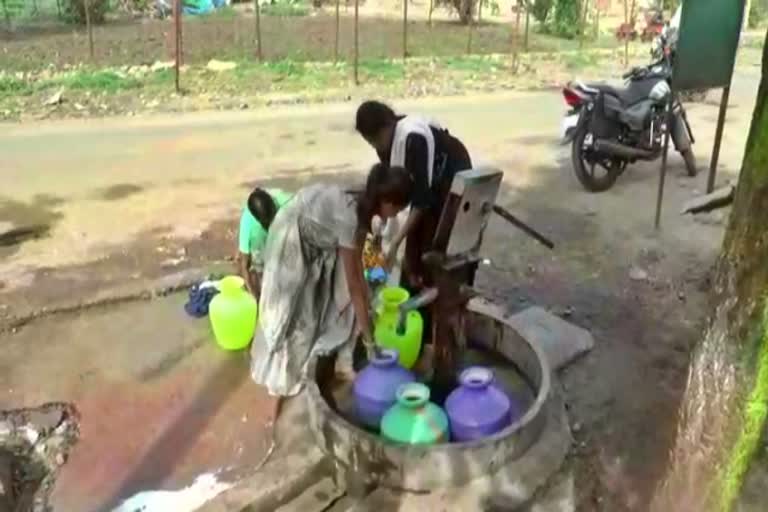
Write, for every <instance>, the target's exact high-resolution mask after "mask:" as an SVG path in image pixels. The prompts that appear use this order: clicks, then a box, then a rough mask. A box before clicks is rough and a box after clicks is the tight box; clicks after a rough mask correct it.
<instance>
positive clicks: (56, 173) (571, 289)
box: [0, 72, 757, 512]
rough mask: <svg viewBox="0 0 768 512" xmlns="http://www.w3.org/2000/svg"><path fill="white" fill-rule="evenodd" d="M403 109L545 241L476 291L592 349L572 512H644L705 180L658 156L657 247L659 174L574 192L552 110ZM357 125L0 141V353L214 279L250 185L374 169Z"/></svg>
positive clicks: (579, 403)
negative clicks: (688, 203) (462, 145)
mask: <svg viewBox="0 0 768 512" xmlns="http://www.w3.org/2000/svg"><path fill="white" fill-rule="evenodd" d="M756 80H757V78H756V74H755V73H753V72H750V73H746V74H742V75H740V76H739V77H738V80H737V83H735V85H734V91H735V92H734V93H733V97H734V98H735V99H734V106H733V108H732V109H730V110H729V124H728V127H727V129H726V139H725V142H724V146H723V155H722V157H721V164H722V165H721V169H720V181H721V182H723V181H725V180H728V179H734V177H735V175H736V173H737V171H738V168H739V166H740V161H741V153H742V150H743V144H744V140H745V136H746V127H747V126H748V124H749V120H750V116H751V108H752V102H753V98H754V91H755V90H756V85H757V81H756ZM398 107H400V108H402V109H403V110H405V111H413V110H418V111H422V112H427V113H429V114H430V115H434V116H435V117H437V118H438V119H440V120H441V122H444V123H445V124H446V125H448V126H449V127H450V128H451V131H452V132H456V133H457V134H458V135H460V136H461V137H462V138H463V139H464V140H465V141H466V142H467V144H468V146H469V147H470V149H471V151H472V153H473V155H476V156H475V159H476V161H477V162H478V163H482V162H488V163H492V164H494V165H496V166H498V167H500V168H501V169H503V170H504V171H505V182H504V187H503V191H502V194H501V197H500V199H499V202H500V204H502V205H504V206H506V207H508V208H509V209H510V210H512V211H513V212H516V213H518V214H520V215H521V216H522V217H524V218H525V219H527V220H528V221H529V222H530V223H532V224H533V225H534V226H536V227H537V228H538V229H540V230H542V231H543V232H544V233H546V234H547V235H548V236H549V237H550V238H551V239H553V240H554V241H555V243H556V248H555V250H554V251H548V250H546V249H545V248H543V247H541V246H538V245H536V243H535V242H532V241H529V240H528V239H526V238H525V237H524V236H523V235H521V234H520V233H518V232H516V231H514V230H512V228H510V227H509V226H507V225H505V224H503V222H502V221H500V220H498V219H496V220H494V221H493V222H492V223H491V226H490V228H489V233H488V235H487V236H486V242H485V248H484V252H485V253H486V255H487V257H488V259H489V264H487V265H485V266H484V267H483V268H482V270H481V272H480V275H479V283H478V284H479V287H480V288H481V289H482V290H483V291H484V293H486V294H487V295H489V296H491V297H493V298H494V299H496V300H499V301H503V302H504V303H505V304H507V305H508V306H509V307H510V309H513V310H517V309H520V308H522V307H525V306H527V305H531V304H538V305H543V306H545V307H547V308H549V309H550V310H551V311H553V312H555V313H557V314H559V315H561V316H563V317H564V318H566V319H567V320H569V321H571V322H574V323H576V324H578V325H580V326H582V327H585V328H587V329H589V330H591V331H592V333H593V334H594V336H595V339H596V347H595V349H594V351H593V352H591V353H590V354H588V355H587V356H585V357H584V358H583V359H581V360H579V361H578V362H577V363H576V364H574V365H573V366H572V367H571V368H569V369H568V370H567V371H566V372H565V373H564V375H563V376H562V380H563V384H564V386H565V389H566V395H567V402H568V407H569V413H570V416H571V420H572V428H573V432H574V435H575V438H576V441H577V443H576V446H575V447H574V451H573V455H572V457H571V458H570V460H569V464H572V465H573V467H574V468H575V470H576V471H575V474H576V475H577V491H578V496H579V502H580V510H583V511H585V512H593V511H606V512H608V511H610V512H615V511H625V510H626V511H644V510H645V506H646V503H647V500H648V498H649V496H650V494H651V493H652V491H653V486H654V483H655V482H656V479H657V478H658V476H659V474H660V469H661V468H662V467H663V465H664V463H665V461H666V456H667V452H668V448H669V445H670V442H671V440H672V436H673V433H674V424H675V420H676V418H675V411H676V408H677V405H678V403H679V401H680V397H681V393H682V390H683V387H684V384H685V378H686V366H687V363H688V357H689V351H690V348H691V346H692V344H693V343H695V341H696V340H697V336H698V335H699V332H700V329H701V326H702V324H703V322H704V320H705V317H706V314H707V291H708V288H709V272H710V269H711V267H712V264H713V262H714V260H715V257H716V254H717V251H718V248H719V244H720V241H721V238H722V233H723V222H724V218H723V216H722V215H711V216H707V217H705V218H703V219H698V220H694V219H692V218H691V217H682V216H680V215H679V213H678V212H679V207H680V205H681V204H682V202H684V201H685V200H687V199H688V198H690V197H693V196H695V195H697V194H698V193H700V192H701V191H702V190H703V187H704V183H705V180H706V177H705V176H704V173H702V174H700V175H699V177H697V178H695V179H689V178H686V177H684V168H683V166H682V161H681V160H680V159H679V158H678V157H677V156H676V155H675V156H673V157H672V158H671V160H670V175H669V178H668V185H667V190H666V196H665V201H666V205H665V210H664V213H663V217H662V222H663V229H662V230H661V231H660V232H655V231H654V230H653V228H652V218H653V202H654V197H655V191H656V177H657V173H656V170H657V166H656V164H652V165H637V166H634V167H633V168H632V169H630V170H629V171H628V172H627V173H626V174H625V175H624V176H623V177H622V178H621V179H620V180H619V182H618V183H617V185H616V186H615V188H614V189H612V190H611V191H610V192H607V193H604V194H599V195H593V194H588V193H586V192H584V191H583V190H582V189H581V188H580V187H579V186H578V184H577V183H576V181H575V179H574V178H573V176H572V173H571V169H570V163H569V161H568V152H567V149H566V148H562V147H559V146H558V145H557V141H556V132H557V123H558V121H559V116H560V115H561V113H562V110H563V107H562V101H561V99H560V98H559V97H558V95H557V94H555V93H549V92H541V93H532V94H518V95H494V96H487V97H485V96H477V97H472V98H453V99H434V100H424V101H421V102H419V103H415V102H410V103H409V102H403V103H399V104H398ZM351 112H352V107H351V106H349V105H340V106H327V107H317V108H312V109H309V108H307V109H302V110H299V109H283V110H278V111H270V112H268V113H266V112H260V113H237V114H226V115H225V114H216V115H212V114H206V115H199V116H187V117H183V118H173V117H167V118H149V119H137V120H132V121H127V120H111V121H100V122H94V123H76V122H74V121H71V122H66V123H47V124H40V125H30V126H27V127H25V126H19V127H15V128H13V129H10V130H8V131H7V132H6V133H5V134H4V135H3V136H0V151H2V152H3V153H4V154H6V153H5V151H6V150H8V151H9V152H8V153H7V154H11V155H13V156H12V159H11V160H10V162H9V163H10V167H9V168H6V169H5V170H4V171H3V173H4V174H5V176H6V178H7V179H8V183H9V187H7V189H6V190H4V192H3V195H4V196H5V197H3V198H2V201H1V202H0V221H2V222H4V223H8V226H9V229H11V230H15V231H14V232H15V235H14V237H7V238H5V239H3V243H2V244H1V245H0V281H1V282H3V283H4V287H5V289H4V290H0V294H2V295H0V297H1V298H0V304H2V306H0V326H2V328H0V330H5V331H6V332H5V334H4V335H3V338H0V343H3V342H9V343H10V342H12V340H13V339H14V337H13V336H14V334H13V331H17V334H18V331H19V330H23V329H28V328H29V327H24V326H23V324H24V321H26V320H28V319H29V315H30V314H31V312H34V311H38V312H39V311H40V310H41V309H42V308H43V307H45V308H48V309H55V308H56V307H58V306H61V305H66V304H76V303H77V302H78V301H81V300H84V299H86V298H88V297H91V296H93V295H94V294H99V293H103V292H104V291H105V290H109V289H112V288H117V287H119V286H120V285H122V284H124V283H125V282H126V281H129V282H130V281H132V282H141V281H143V280H151V279H152V278H155V277H161V276H163V275H166V274H168V273H170V272H177V271H179V270H182V269H185V268H198V267H206V266H207V265H209V264H210V263H211V262H218V263H221V262H222V261H223V262H224V264H225V265H226V260H227V258H228V257H229V256H231V254H232V253H233V248H234V241H233V238H234V235H235V231H234V229H235V220H236V217H237V211H238V208H239V205H240V204H241V201H242V199H243V198H244V196H245V194H246V192H247V190H248V189H249V188H250V187H252V186H253V185H254V184H255V183H259V184H261V185H266V186H278V185H279V186H283V187H285V188H288V189H295V188H297V187H299V186H301V185H302V184H304V183H308V182H312V181H318V180H324V181H329V180H330V181H337V182H342V183H352V182H354V181H358V180H360V179H361V177H362V172H363V169H365V166H366V165H367V163H369V162H370V161H371V158H372V155H371V154H370V152H369V150H368V149H367V148H366V147H365V146H364V145H363V144H362V143H361V142H360V141H358V140H357V139H356V137H355V135H354V134H353V133H352V132H351V130H350V121H349V120H350V119H351V117H350V116H351ZM716 114H717V107H716V106H715V105H714V104H711V103H705V104H700V105H695V106H692V107H691V108H690V109H689V115H690V117H691V123H692V125H693V128H694V130H695V131H696V135H697V141H698V143H697V146H696V148H697V154H698V156H699V161H700V164H701V165H702V166H705V164H706V161H707V160H708V159H707V154H708V152H709V148H710V144H711V140H712V133H713V131H714V118H715V116H716ZM94 133H98V134H100V138H99V143H98V144H93V143H92V142H91V141H92V140H93V139H92V137H93V134H94ZM42 148H45V149H44V150H43V149H42ZM29 219H33V220H34V222H31V223H30V222H28V220H29ZM7 232H8V231H6V233H7ZM108 307H111V308H119V307H121V306H119V305H114V306H108ZM87 314H88V313H83V314H82V315H87ZM82 315H80V316H79V317H78V318H80V317H82ZM59 318H60V321H61V322H63V323H67V322H70V321H71V320H70V319H69V318H70V317H69V316H68V315H63V316H60V317H59ZM78 321H79V320H78ZM65 341H66V340H62V342H65Z"/></svg>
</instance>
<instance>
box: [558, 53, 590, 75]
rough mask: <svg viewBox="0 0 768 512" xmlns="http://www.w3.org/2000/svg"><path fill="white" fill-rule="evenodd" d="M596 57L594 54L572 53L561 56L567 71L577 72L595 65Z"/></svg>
mask: <svg viewBox="0 0 768 512" xmlns="http://www.w3.org/2000/svg"><path fill="white" fill-rule="evenodd" d="M597 61H598V56H597V55H595V54H594V53H586V52H583V53H573V54H568V55H564V56H563V64H565V67H566V69H568V70H569V71H578V70H580V69H584V68H588V67H590V66H594V65H595V64H597Z"/></svg>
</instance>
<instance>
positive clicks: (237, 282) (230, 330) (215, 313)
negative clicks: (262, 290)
mask: <svg viewBox="0 0 768 512" xmlns="http://www.w3.org/2000/svg"><path fill="white" fill-rule="evenodd" d="M208 316H209V317H210V319H211V327H212V328H213V335H214V337H215V338H216V343H218V345H219V346H220V347H221V348H223V349H224V350H242V349H244V348H246V347H247V346H248V345H249V344H250V343H251V340H252V339H253V334H254V332H255V331H256V322H257V320H258V306H257V304H256V299H255V298H254V297H253V295H251V294H250V293H248V291H247V290H246V289H245V281H244V280H243V278H242V277H239V276H228V277H225V278H224V279H222V280H221V281H219V293H218V294H217V295H216V296H215V297H214V298H213V300H211V304H210V306H209V307H208Z"/></svg>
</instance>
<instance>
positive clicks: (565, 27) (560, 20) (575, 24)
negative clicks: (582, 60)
mask: <svg viewBox="0 0 768 512" xmlns="http://www.w3.org/2000/svg"><path fill="white" fill-rule="evenodd" d="M580 25H581V4H580V3H579V0H555V16H554V19H553V20H552V33H553V34H555V35H556V36H560V37H564V38H566V39H573V38H575V37H576V36H578V35H579V33H580V32H581V30H580Z"/></svg>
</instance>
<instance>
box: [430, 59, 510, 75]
mask: <svg viewBox="0 0 768 512" xmlns="http://www.w3.org/2000/svg"><path fill="white" fill-rule="evenodd" d="M441 63H442V64H443V65H444V66H445V67H446V68H448V69H453V70H456V71H469V72H471V73H486V72H490V71H491V70H492V68H494V67H498V65H497V64H495V63H494V62H493V61H491V60H490V59H488V58H484V57H481V56H475V55H467V56H463V57H448V58H447V59H442V61H441Z"/></svg>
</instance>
